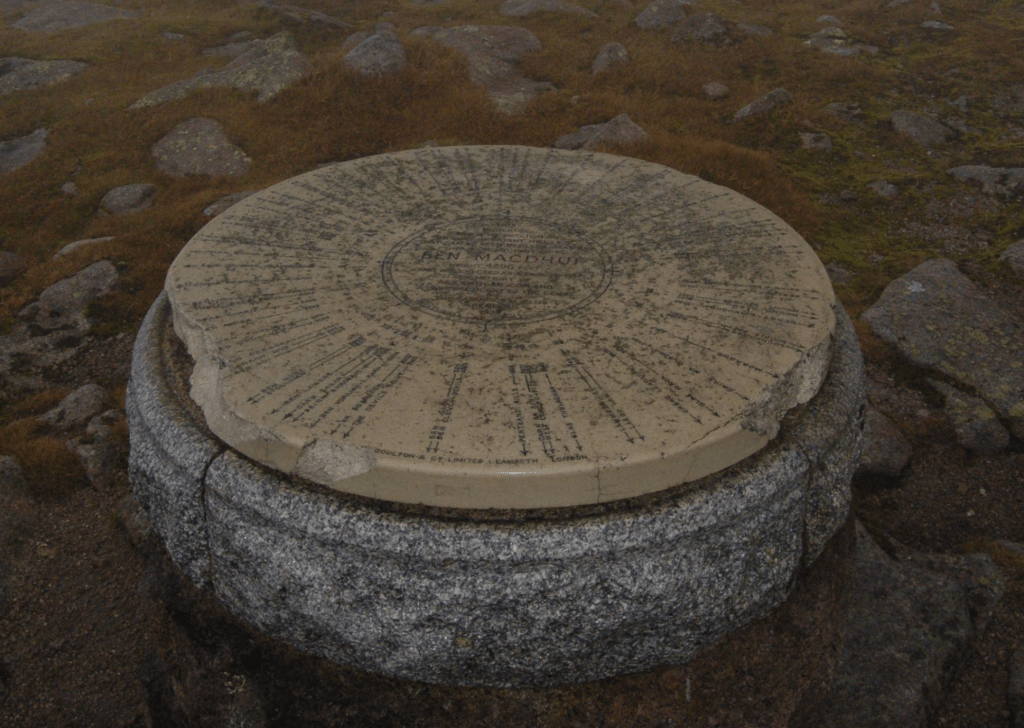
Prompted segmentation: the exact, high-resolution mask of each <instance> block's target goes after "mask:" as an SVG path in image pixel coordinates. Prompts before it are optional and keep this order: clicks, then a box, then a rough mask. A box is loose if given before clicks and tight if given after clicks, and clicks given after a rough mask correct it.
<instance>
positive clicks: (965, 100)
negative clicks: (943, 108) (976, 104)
mask: <svg viewBox="0 0 1024 728" xmlns="http://www.w3.org/2000/svg"><path fill="white" fill-rule="evenodd" d="M970 100H971V97H970V96H963V95H961V96H957V97H956V98H955V99H953V100H952V101H949V102H948V103H949V105H950V106H955V107H956V108H958V109H960V111H962V112H963V113H965V114H966V113H967V106H968V104H969V103H970Z"/></svg>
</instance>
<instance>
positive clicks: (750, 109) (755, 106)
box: [732, 88, 793, 121]
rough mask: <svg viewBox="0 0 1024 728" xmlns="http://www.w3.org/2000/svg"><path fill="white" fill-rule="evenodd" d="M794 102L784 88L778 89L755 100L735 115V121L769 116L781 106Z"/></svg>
mask: <svg viewBox="0 0 1024 728" xmlns="http://www.w3.org/2000/svg"><path fill="white" fill-rule="evenodd" d="M792 101H793V98H792V97H791V96H790V95H789V92H788V91H786V89H784V88H777V89H775V90H774V91H769V92H768V93H766V94H765V95H764V96H761V97H760V98H757V99H754V100H753V101H751V102H750V103H749V104H747V105H746V106H744V107H743V108H742V109H740V110H739V111H737V112H736V113H735V114H733V117H732V118H733V119H735V120H737V121H738V120H740V119H747V118H750V117H752V116H761V115H762V114H767V113H768V112H769V111H772V110H773V109H777V108H778V107H780V106H785V105H787V104H789V103H791V102H792Z"/></svg>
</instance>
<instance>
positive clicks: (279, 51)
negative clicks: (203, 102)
mask: <svg viewBox="0 0 1024 728" xmlns="http://www.w3.org/2000/svg"><path fill="white" fill-rule="evenodd" d="M309 69H310V66H309V61H308V60H306V57H305V56H303V55H302V54H301V53H299V51H298V50H297V49H296V48H295V40H294V39H293V38H292V35H291V33H289V32H287V31H283V32H281V33H278V34H277V35H274V36H272V37H270V38H267V39H266V40H256V41H250V42H249V47H248V50H246V51H245V52H244V53H242V54H241V55H239V56H238V57H237V58H235V59H234V60H233V61H231V63H229V64H228V65H227V66H225V67H224V68H223V69H222V70H220V71H217V72H210V71H200V72H199V73H198V74H196V75H195V76H194V77H192V78H190V79H188V80H186V81H178V82H177V83H173V84H171V85H170V86H164V87H163V88H161V89H157V90H156V91H153V92H151V93H148V94H146V95H145V96H143V97H142V98H141V99H139V100H138V101H136V102H135V103H134V104H132V105H131V107H130V108H132V109H141V108H144V107H146V106H154V105H156V104H162V103H165V102H167V101H174V100H177V99H183V98H185V97H186V96H188V95H189V94H190V93H191V92H192V91H193V90H195V89H199V88H213V87H219V86H226V87H230V88H234V89H237V90H238V91H243V92H252V93H255V94H256V101H258V102H259V103H265V102H267V101H269V100H271V99H272V98H274V97H275V96H277V95H278V94H279V93H281V92H282V91H283V90H284V89H286V88H288V87H289V86H291V85H292V84H293V83H295V82H296V81H298V80H299V79H301V78H302V77H303V76H305V75H306V74H307V73H309Z"/></svg>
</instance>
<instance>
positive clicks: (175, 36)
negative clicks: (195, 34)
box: [160, 33, 185, 40]
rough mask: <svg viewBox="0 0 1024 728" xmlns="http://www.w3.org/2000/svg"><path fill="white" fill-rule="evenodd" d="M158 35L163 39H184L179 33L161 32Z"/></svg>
mask: <svg viewBox="0 0 1024 728" xmlns="http://www.w3.org/2000/svg"><path fill="white" fill-rule="evenodd" d="M160 37H161V38H163V39H164V40H185V36H183V35H182V34H181V33H161V34H160Z"/></svg>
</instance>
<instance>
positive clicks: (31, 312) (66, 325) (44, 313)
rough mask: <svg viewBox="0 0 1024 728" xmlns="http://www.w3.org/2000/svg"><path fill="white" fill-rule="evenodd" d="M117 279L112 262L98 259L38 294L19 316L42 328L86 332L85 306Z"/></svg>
mask: <svg viewBox="0 0 1024 728" xmlns="http://www.w3.org/2000/svg"><path fill="white" fill-rule="evenodd" d="M117 280H118V275H117V269H116V268H114V264H113V263H111V262H110V261H109V260H101V261H99V262H97V263H93V264H92V265H90V266H89V267H88V268H85V269H84V270H81V271H79V272H78V273H76V274H75V275H73V276H71V277H70V278H65V279H64V280H62V281H58V282H56V283H54V284H53V285H52V286H50V287H49V288H47V289H46V290H44V291H43V292H42V293H41V294H39V300H38V302H36V303H33V304H29V305H28V306H26V307H25V308H24V309H22V312H21V314H19V315H20V316H22V317H24V318H29V319H30V320H31V321H32V323H33V324H34V325H35V326H36V327H38V328H40V329H42V330H43V331H58V330H60V331H69V332H74V333H78V334H85V333H86V332H88V330H89V321H88V319H87V318H86V316H85V308H86V306H88V305H89V304H90V303H91V302H92V301H93V300H94V299H96V298H97V297H98V296H101V295H103V294H104V293H108V292H109V291H111V290H112V289H113V287H114V284H115V283H117Z"/></svg>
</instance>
